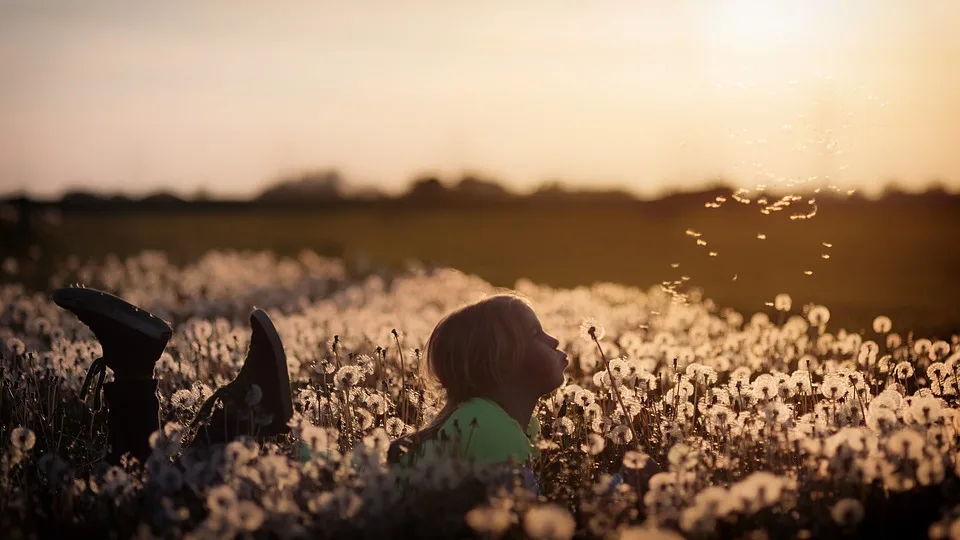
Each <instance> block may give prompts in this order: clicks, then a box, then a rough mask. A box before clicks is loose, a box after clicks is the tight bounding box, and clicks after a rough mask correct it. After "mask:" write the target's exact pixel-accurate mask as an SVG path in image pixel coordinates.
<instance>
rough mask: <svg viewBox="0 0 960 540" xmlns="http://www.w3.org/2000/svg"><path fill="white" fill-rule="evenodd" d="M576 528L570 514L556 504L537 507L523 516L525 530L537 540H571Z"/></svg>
mask: <svg viewBox="0 0 960 540" xmlns="http://www.w3.org/2000/svg"><path fill="white" fill-rule="evenodd" d="M576 526H577V523H576V521H575V520H574V519H573V516H571V515H570V512H568V511H567V510H566V509H565V508H562V507H561V506H558V505H556V504H549V503H548V504H543V505H540V506H535V507H533V508H531V509H530V510H528V511H527V513H526V515H524V516H523V530H524V531H525V532H526V533H527V535H528V536H530V537H531V538H533V539H535V540H569V539H570V538H573V533H574V531H575V530H576Z"/></svg>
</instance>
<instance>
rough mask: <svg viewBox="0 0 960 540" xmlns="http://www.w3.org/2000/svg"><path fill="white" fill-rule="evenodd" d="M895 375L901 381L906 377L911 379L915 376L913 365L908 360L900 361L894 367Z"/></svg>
mask: <svg viewBox="0 0 960 540" xmlns="http://www.w3.org/2000/svg"><path fill="white" fill-rule="evenodd" d="M893 375H894V377H896V378H898V379H900V380H901V381H902V380H904V379H909V378H910V377H913V365H911V364H910V362H906V361H904V362H900V363H898V364H897V366H896V367H895V368H893Z"/></svg>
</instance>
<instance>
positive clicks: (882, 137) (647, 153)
mask: <svg viewBox="0 0 960 540" xmlns="http://www.w3.org/2000/svg"><path fill="white" fill-rule="evenodd" d="M493 6H496V7H493ZM958 29H960V1H957V0H917V1H915V2H909V1H907V0H844V1H830V2H825V1H817V0H806V1H800V2H792V1H781V0H778V1H771V0H703V1H676V0H656V1H654V0H649V1H641V0H633V1H624V2H583V1H579V0H578V1H565V0H539V1H534V0H514V1H511V2H466V1H460V0H438V1H416V0H411V1H409V2H406V1H405V2H399V1H396V0H386V1H362V0H358V1H355V2H342V1H321V0H310V1H295V0H282V1H278V2H263V1H256V2H254V1H249V2H247V1H237V0H233V1H223V2H220V1H202V2H200V1H189V2H187V1H183V2H181V1H170V0H167V1H163V2H130V1H122V2H121V1H118V2H104V1H97V0H94V1H55V2H54V1H44V0H0V193H2V192H9V191H18V190H27V191H28V192H30V193H32V194H37V195H42V196H47V195H53V194H56V193H59V192H60V191H62V190H64V189H66V188H72V187H78V186H83V187H87V188H94V189H98V190H102V191H107V192H117V191H123V192H127V193H132V194H142V193H146V192H151V191H155V190H158V189H169V190H173V191H175V192H178V193H181V194H183V195H190V194H192V193H194V192H195V191H197V190H198V189H201V188H203V189H205V190H207V191H209V192H212V193H214V194H220V195H230V196H244V195H248V194H252V193H255V192H256V191H258V190H259V189H261V188H262V187H263V185H264V184H265V183H267V182H270V181H272V180H275V179H276V178H277V177H279V176H282V175H287V174H292V173H296V172H297V171H302V170H313V169H327V168H336V169H338V170H340V171H341V172H342V173H343V175H344V176H345V177H346V178H347V179H348V180H350V181H353V182H356V183H361V184H367V185H376V186H378V187H381V188H382V189H384V190H385V191H388V192H395V191H397V190H400V189H402V188H404V187H405V186H406V185H407V183H408V182H409V181H410V179H411V178H412V177H413V176H415V175H417V174H419V173H424V172H434V173H438V174H440V175H442V176H446V177H450V178H452V177H454V176H456V175H459V173H460V171H463V170H471V171H478V172H482V173H485V174H488V175H490V176H491V177H493V178H496V179H499V180H501V181H503V182H504V183H505V184H506V185H508V186H510V187H512V188H514V189H516V190H518V191H524V190H529V189H532V188H533V187H535V186H536V185H538V184H540V183H542V182H543V181H545V180H551V179H561V180H566V181H568V182H570V183H575V184H580V185H588V186H596V187H608V186H625V187H627V188H629V189H631V190H634V191H635V192H637V193H639V194H643V195H650V194H656V193H658V192H661V191H662V190H664V189H666V188H676V187H693V186H696V185H697V184H699V183H702V182H703V181H704V180H707V179H711V178H716V177H718V176H723V177H725V178H728V179H729V180H730V181H732V182H733V183H735V184H736V185H738V186H743V187H753V186H755V185H756V184H758V183H765V184H771V185H772V184H777V183H789V182H795V181H808V180H812V177H815V176H816V177H818V178H822V177H823V176H824V175H830V177H831V181H833V182H836V183H838V184H840V185H842V186H845V187H858V188H862V189H865V190H866V191H867V192H876V191H877V190H879V189H880V188H881V187H882V186H884V185H885V184H887V183H888V182H889V181H890V180H891V179H894V178H897V179H901V180H903V182H904V185H905V186H906V187H908V188H911V189H918V188H920V187H924V186H926V185H927V184H928V183H929V182H930V181H932V180H936V179H940V180H942V181H943V182H944V183H945V184H946V185H947V186H949V189H951V190H953V191H957V190H958V189H960V31H958Z"/></svg>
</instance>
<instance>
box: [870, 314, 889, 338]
mask: <svg viewBox="0 0 960 540" xmlns="http://www.w3.org/2000/svg"><path fill="white" fill-rule="evenodd" d="M891 328H893V321H891V320H890V317H887V316H886V315H880V316H879V317H877V318H876V319H874V320H873V331H874V332H876V333H878V334H886V333H888V332H890V329H891Z"/></svg>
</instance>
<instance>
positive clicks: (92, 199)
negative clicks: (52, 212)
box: [60, 190, 103, 205]
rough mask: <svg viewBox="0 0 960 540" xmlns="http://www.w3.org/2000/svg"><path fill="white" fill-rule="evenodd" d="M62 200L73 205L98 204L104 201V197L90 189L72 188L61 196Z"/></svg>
mask: <svg viewBox="0 0 960 540" xmlns="http://www.w3.org/2000/svg"><path fill="white" fill-rule="evenodd" d="M60 202H61V203H63V204H71V205H81V204H96V203H99V202H103V198H102V197H100V196H99V195H96V194H94V193H90V192H89V191H83V190H70V191H67V192H66V193H64V194H63V195H62V196H61V197H60Z"/></svg>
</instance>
